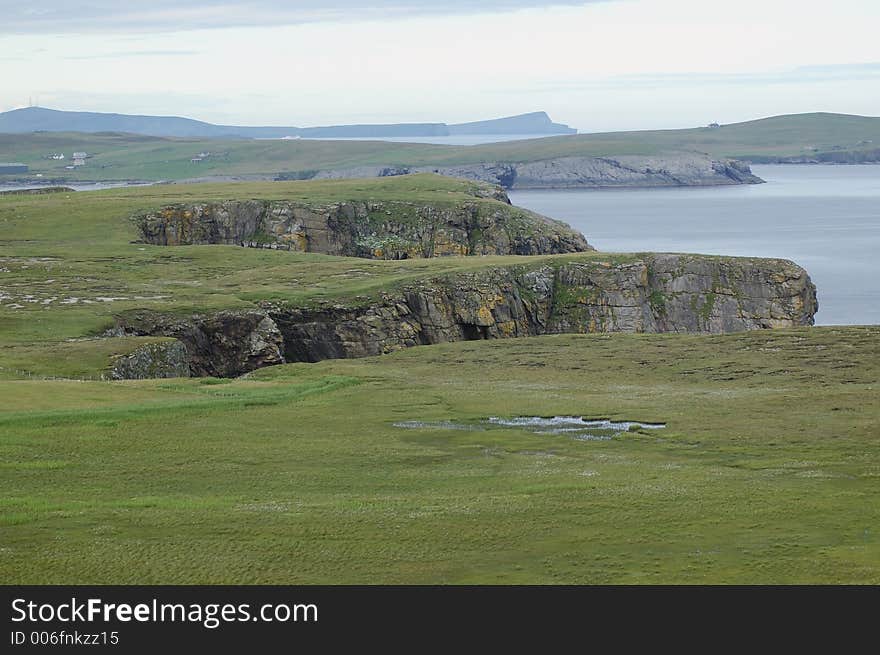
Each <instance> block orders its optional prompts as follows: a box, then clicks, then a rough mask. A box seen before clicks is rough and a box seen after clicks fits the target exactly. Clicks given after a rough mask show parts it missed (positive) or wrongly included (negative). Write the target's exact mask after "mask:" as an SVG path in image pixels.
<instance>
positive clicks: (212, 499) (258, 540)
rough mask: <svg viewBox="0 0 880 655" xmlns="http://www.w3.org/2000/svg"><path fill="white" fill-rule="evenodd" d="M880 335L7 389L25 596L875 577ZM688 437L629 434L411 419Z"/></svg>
mask: <svg viewBox="0 0 880 655" xmlns="http://www.w3.org/2000/svg"><path fill="white" fill-rule="evenodd" d="M878 344H880V330H878V328H876V327H872V328H814V329H801V330H790V331H788V330H787V331H772V332H758V333H747V334H738V335H728V336H712V337H707V336H682V335H651V336H646V335H614V336H608V335H605V336H603V335H592V336H571V335H565V336H552V337H538V338H531V339H518V340H507V341H495V342H467V343H457V344H447V345H442V346H431V347H424V348H414V349H411V350H408V351H404V352H399V353H395V354H393V355H388V356H384V357H380V358H375V359H362V360H336V361H325V362H322V363H319V364H297V365H288V366H282V367H275V368H271V369H264V370H262V371H260V372H258V373H257V374H255V375H253V376H251V377H249V378H248V379H239V380H235V381H228V380H224V381H219V380H215V379H210V378H206V379H190V380H162V381H138V382H123V383H109V382H76V381H28V380H7V381H0V412H2V413H0V478H2V481H3V487H4V494H3V498H2V500H0V503H2V510H0V576H2V579H3V580H4V582H6V583H707V582H712V583H761V584H763V583H814V582H829V583H843V582H846V583H873V584H877V583H880V440H878V436H880V404H878V403H877V397H878V396H877V389H878V384H880V379H878V375H880V349H878ZM532 414H534V415H554V414H573V415H584V416H588V417H613V418H620V419H630V420H638V421H660V422H666V423H668V426H667V427H666V428H665V429H663V430H651V431H647V430H644V431H640V432H630V433H626V434H624V435H621V436H619V437H617V438H614V439H612V440H611V441H592V442H589V441H588V442H584V441H575V440H573V439H571V438H570V437H566V436H564V435H535V434H532V433H529V432H526V431H524V430H522V429H517V428H509V429H500V430H491V431H461V430H444V429H439V428H426V429H419V430H405V429H401V428H398V427H394V425H393V423H394V422H396V421H403V420H425V421H442V420H457V421H477V420H479V419H482V418H486V417H489V416H516V415H532Z"/></svg>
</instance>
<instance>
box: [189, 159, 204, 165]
mask: <svg viewBox="0 0 880 655" xmlns="http://www.w3.org/2000/svg"><path fill="white" fill-rule="evenodd" d="M204 159H205V158H204V157H193V158H192V159H190V162H191V163H193V164H198V163H199V162H200V161H204Z"/></svg>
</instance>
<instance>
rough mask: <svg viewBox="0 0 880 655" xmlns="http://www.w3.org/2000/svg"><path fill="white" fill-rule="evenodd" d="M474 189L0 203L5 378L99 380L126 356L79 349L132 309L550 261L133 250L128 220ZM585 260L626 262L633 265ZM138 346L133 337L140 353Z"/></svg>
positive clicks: (155, 193) (423, 178)
mask: <svg viewBox="0 0 880 655" xmlns="http://www.w3.org/2000/svg"><path fill="white" fill-rule="evenodd" d="M472 186H473V185H472V183H469V182H466V181H463V180H453V179H450V178H442V177H439V176H434V175H419V176H408V177H399V178H384V179H381V178H380V179H373V180H350V181H349V180H343V181H324V182H284V183H281V182H276V183H248V184H225V185H221V184H211V185H182V186H180V185H169V186H164V185H162V186H155V187H148V188H127V189H113V190H107V191H97V192H89V193H80V194H76V193H71V194H64V193H61V194H46V195H40V196H0V377H4V376H5V377H9V376H18V375H20V374H21V372H22V371H26V372H29V373H32V374H37V375H67V376H72V377H94V376H99V375H100V370H101V368H103V366H95V365H96V364H100V363H101V362H105V361H106V357H105V358H104V359H101V357H102V356H104V355H107V356H109V355H110V354H118V353H117V352H116V351H115V350H114V351H113V352H112V353H111V352H110V351H108V348H110V347H109V346H104V345H100V344H99V342H73V343H71V342H69V341H67V340H68V339H71V338H81V337H88V336H93V335H96V334H99V333H100V332H102V331H103V330H105V329H107V328H108V327H110V326H111V325H112V324H113V316H114V314H116V313H119V312H122V311H125V310H128V309H134V308H152V309H156V310H159V311H177V312H187V313H191V312H195V311H207V310H217V309H233V308H240V307H250V306H253V305H254V303H256V302H257V301H259V300H265V299H274V300H281V301H286V302H290V303H297V304H303V303H309V302H314V301H320V300H326V299H335V298H347V299H351V298H354V297H355V296H359V295H363V296H369V295H373V294H376V293H377V292H378V291H380V290H382V289H386V288H388V287H389V286H391V285H394V284H399V283H403V282H406V281H408V280H412V279H415V278H418V277H425V276H428V275H440V274H443V273H447V272H456V271H466V270H473V269H476V268H482V267H487V266H493V265H498V264H511V263H519V264H526V263H528V264H534V263H536V262H541V261H545V260H547V259H548V258H546V257H544V258H542V257H516V256H509V257H469V258H465V257H444V258H440V259H431V260H423V259H414V260H404V261H399V262H394V261H389V262H385V261H372V260H365V259H351V258H343V257H328V256H324V255H316V254H298V253H290V252H279V251H272V250H255V249H250V248H239V247H236V246H183V247H173V248H170V247H162V246H149V245H143V244H137V243H132V241H133V240H135V239H137V237H138V234H137V231H136V229H135V226H134V224H133V223H132V222H131V221H130V220H128V217H129V216H131V215H132V214H133V213H135V212H136V211H139V210H143V209H145V208H149V207H157V206H162V205H164V204H167V203H171V202H182V201H193V200H216V199H224V198H250V197H256V198H266V199H274V198H277V199H281V198H288V199H300V200H308V201H312V202H318V203H321V202H332V201H334V200H342V199H360V198H362V199H368V198H374V199H378V200H409V201H415V202H431V203H437V204H443V203H457V202H461V201H468V202H478V200H477V199H476V198H474V197H472V196H470V195H467V194H466V193H465V192H466V191H467V190H468V189H469V188H470V187H472ZM479 202H484V203H494V202H496V201H493V200H479ZM565 257H572V256H567V255H566V256H562V258H565ZM573 257H600V258H602V259H603V260H607V261H615V260H619V259H623V258H624V257H625V256H620V255H608V254H602V255H598V254H590V253H585V254H583V255H574V256H573ZM556 259H560V258H559V257H557V258H556ZM73 300H75V302H73ZM11 305H21V307H19V308H14V307H11ZM35 343H36V344H39V347H34V344H35ZM136 343H137V341H136V340H131V341H130V342H128V346H133V345H135V344H136ZM90 344H93V345H94V347H95V348H98V349H99V350H100V351H101V352H103V353H104V355H101V354H100V353H99V352H98V351H96V352H94V353H92V356H89V357H86V358H85V359H84V357H85V354H84V353H85V351H86V350H88V349H89V348H90V347H92V346H90ZM110 350H112V349H110Z"/></svg>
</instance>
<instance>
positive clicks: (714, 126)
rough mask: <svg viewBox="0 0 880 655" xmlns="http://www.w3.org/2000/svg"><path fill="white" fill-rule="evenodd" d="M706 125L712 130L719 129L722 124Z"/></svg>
mask: <svg viewBox="0 0 880 655" xmlns="http://www.w3.org/2000/svg"><path fill="white" fill-rule="evenodd" d="M706 127H708V128H709V129H710V130H717V129H718V128H719V127H721V126H720V125H719V124H718V123H709V124H708V125H707V126H706Z"/></svg>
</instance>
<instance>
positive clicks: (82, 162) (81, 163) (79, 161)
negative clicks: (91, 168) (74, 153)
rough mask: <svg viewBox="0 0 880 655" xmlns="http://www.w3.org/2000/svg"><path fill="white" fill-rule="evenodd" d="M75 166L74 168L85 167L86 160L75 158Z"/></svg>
mask: <svg viewBox="0 0 880 655" xmlns="http://www.w3.org/2000/svg"><path fill="white" fill-rule="evenodd" d="M73 165H74V166H85V165H86V160H85V159H84V158H82V157H74V158H73Z"/></svg>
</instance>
